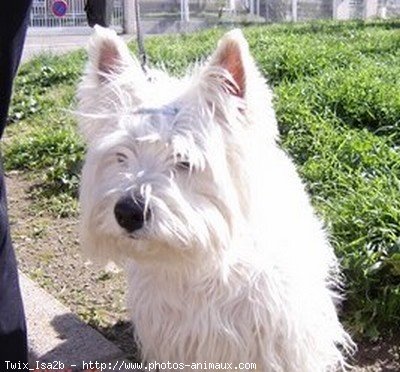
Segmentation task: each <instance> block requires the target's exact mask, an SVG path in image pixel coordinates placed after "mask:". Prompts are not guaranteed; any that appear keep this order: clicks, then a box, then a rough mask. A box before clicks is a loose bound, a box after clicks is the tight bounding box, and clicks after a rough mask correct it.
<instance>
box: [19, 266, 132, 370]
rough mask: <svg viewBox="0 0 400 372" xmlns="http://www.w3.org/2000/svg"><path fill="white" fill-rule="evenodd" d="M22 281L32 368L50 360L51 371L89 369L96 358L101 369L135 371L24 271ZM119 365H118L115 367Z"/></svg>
mask: <svg viewBox="0 0 400 372" xmlns="http://www.w3.org/2000/svg"><path fill="white" fill-rule="evenodd" d="M20 284H21V291H22V297H23V300H24V306H25V313H26V319H27V327H28V347H29V362H30V367H31V368H32V369H36V368H38V367H39V366H42V365H43V364H40V363H45V364H46V365H47V366H48V365H49V363H50V364H51V365H52V367H53V368H51V370H52V371H55V370H64V371H71V370H74V371H81V370H83V368H85V369H89V366H94V363H95V362H97V363H98V364H97V365H98V367H99V368H98V370H103V371H113V370H118V371H130V372H132V371H133V369H126V368H124V366H125V362H127V361H126V360H125V356H124V353H123V352H122V351H121V350H120V349H119V348H118V347H116V346H115V345H114V344H113V343H111V342H110V341H108V340H107V339H105V338H104V337H103V336H102V335H101V334H100V333H98V332H97V331H96V330H94V329H93V328H91V327H89V326H88V325H87V324H85V323H83V322H82V321H81V320H80V319H79V318H78V317H77V316H76V315H75V314H72V313H71V312H70V311H69V310H68V309H67V308H66V307H65V306H64V305H62V304H61V303H60V302H58V301H57V300H55V299H54V298H53V297H52V296H50V295H49V294H48V293H47V292H45V291H44V290H43V289H41V288H39V287H38V286H37V285H36V284H35V283H34V282H33V281H32V280H30V279H29V278H27V277H26V276H25V275H24V274H22V273H21V272H20ZM90 362H92V365H90V364H89V363H90ZM84 363H86V365H85V366H84ZM127 363H129V362H127ZM116 365H117V366H118V367H117V369H115V368H113V366H116ZM100 366H101V369H100Z"/></svg>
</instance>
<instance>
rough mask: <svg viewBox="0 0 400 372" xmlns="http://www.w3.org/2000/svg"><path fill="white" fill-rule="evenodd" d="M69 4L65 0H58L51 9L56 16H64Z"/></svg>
mask: <svg viewBox="0 0 400 372" xmlns="http://www.w3.org/2000/svg"><path fill="white" fill-rule="evenodd" d="M67 9H68V4H67V2H66V1H64V0H56V1H54V2H53V5H52V6H51V10H52V11H53V14H54V15H55V16H56V17H63V16H65V13H67Z"/></svg>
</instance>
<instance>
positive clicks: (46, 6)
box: [7, 0, 123, 31]
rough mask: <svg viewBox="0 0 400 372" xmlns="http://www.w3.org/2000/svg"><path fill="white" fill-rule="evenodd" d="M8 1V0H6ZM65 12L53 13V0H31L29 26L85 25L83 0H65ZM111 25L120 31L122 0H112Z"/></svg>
mask: <svg viewBox="0 0 400 372" xmlns="http://www.w3.org/2000/svg"><path fill="white" fill-rule="evenodd" d="M7 1H9V0H7ZM65 2H66V4H67V12H66V13H65V15H63V16H57V15H55V14H54V13H53V10H52V5H53V3H54V0H33V3H32V11H31V15H30V22H29V26H30V27H39V28H40V27H50V28H53V27H62V28H72V27H87V26H88V23H87V19H86V13H85V0H65ZM111 25H112V26H113V27H114V28H117V29H120V30H121V31H122V27H123V0H114V11H113V15H112V19H111Z"/></svg>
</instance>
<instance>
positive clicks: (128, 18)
mask: <svg viewBox="0 0 400 372" xmlns="http://www.w3.org/2000/svg"><path fill="white" fill-rule="evenodd" d="M135 1H139V0H123V2H124V5H123V7H124V34H128V35H132V34H134V33H135V32H136V21H135Z"/></svg>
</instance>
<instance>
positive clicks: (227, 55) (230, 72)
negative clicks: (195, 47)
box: [209, 29, 254, 98]
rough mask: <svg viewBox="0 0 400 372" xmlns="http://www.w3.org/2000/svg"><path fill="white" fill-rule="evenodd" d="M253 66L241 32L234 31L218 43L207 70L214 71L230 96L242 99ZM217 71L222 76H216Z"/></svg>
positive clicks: (247, 46)
mask: <svg viewBox="0 0 400 372" xmlns="http://www.w3.org/2000/svg"><path fill="white" fill-rule="evenodd" d="M253 64H254V62H253V59H252V57H251V55H250V51H249V45H248V44H247V41H246V39H245V38H244V36H243V33H242V31H241V30H239V29H235V30H232V31H230V32H228V33H226V34H225V35H224V36H223V37H222V39H221V40H220V41H219V44H218V47H217V49H216V51H215V52H214V54H213V55H212V56H211V60H210V64H209V68H211V69H214V70H215V73H216V75H217V76H215V77H216V78H218V79H219V81H220V82H221V83H222V84H223V85H224V87H225V89H226V90H228V92H229V93H230V94H232V95H235V96H238V97H240V98H244V97H245V95H246V89H247V80H248V74H249V72H250V71H251V69H252V65H253ZM218 70H220V71H221V72H223V74H222V76H218V75H219V74H218V72H217V71H218ZM226 73H227V74H226ZM224 74H226V75H225V76H224ZM213 75H214V73H212V76H213ZM221 79H222V80H221Z"/></svg>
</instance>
